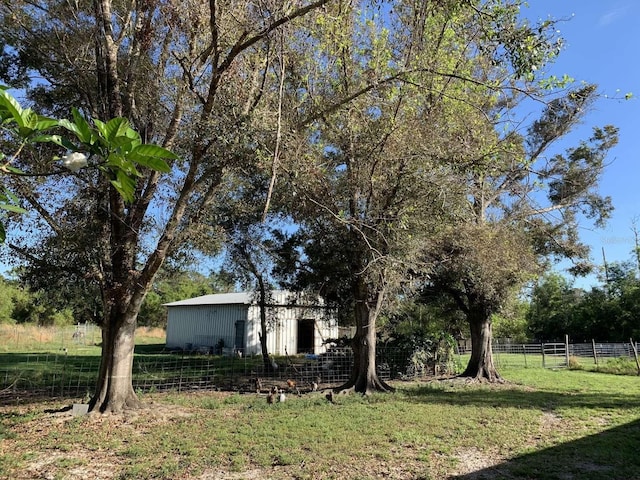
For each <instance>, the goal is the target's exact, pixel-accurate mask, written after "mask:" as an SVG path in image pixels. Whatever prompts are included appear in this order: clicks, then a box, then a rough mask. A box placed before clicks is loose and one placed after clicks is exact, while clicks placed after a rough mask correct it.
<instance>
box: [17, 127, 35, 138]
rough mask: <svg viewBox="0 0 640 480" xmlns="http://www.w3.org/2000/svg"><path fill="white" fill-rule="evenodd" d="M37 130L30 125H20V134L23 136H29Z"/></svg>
mask: <svg viewBox="0 0 640 480" xmlns="http://www.w3.org/2000/svg"><path fill="white" fill-rule="evenodd" d="M34 131H35V130H33V129H32V128H30V127H19V128H18V135H19V136H20V137H22V138H27V137H28V136H29V135H31V134H32V133H33V132H34Z"/></svg>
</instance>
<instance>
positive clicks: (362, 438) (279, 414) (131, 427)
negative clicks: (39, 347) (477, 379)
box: [0, 367, 640, 480]
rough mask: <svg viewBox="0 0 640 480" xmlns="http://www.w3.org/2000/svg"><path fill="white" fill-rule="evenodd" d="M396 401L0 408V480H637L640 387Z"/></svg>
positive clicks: (543, 381)
mask: <svg viewBox="0 0 640 480" xmlns="http://www.w3.org/2000/svg"><path fill="white" fill-rule="evenodd" d="M502 373H503V375H504V376H505V378H507V379H508V380H509V381H510V383H509V384H508V385H501V386H496V387H493V386H487V385H467V384H462V383H459V382H451V381H434V382H431V383H398V384H396V386H397V387H398V391H397V393H395V394H389V395H374V396H372V397H370V398H362V397H360V396H339V397H337V399H336V402H335V404H331V403H329V402H327V401H326V400H325V398H324V395H323V394H321V393H314V394H306V395H303V396H301V397H296V396H290V397H289V398H288V399H287V401H286V402H285V403H282V404H275V405H269V404H267V402H266V400H265V397H264V395H262V396H258V395H255V394H244V395H240V394H231V393H221V392H209V393H197V394H195V393H193V394H177V393H163V394H148V395H144V396H143V397H142V398H143V400H144V402H145V404H146V405H147V406H148V408H145V409H143V410H140V411H136V412H132V413H130V414H127V415H110V416H101V415H89V416H84V417H72V416H71V414H70V413H69V412H60V411H55V410H57V409H60V407H63V406H64V402H58V403H55V404H52V403H39V404H30V405H23V406H12V407H2V408H0V478H12V479H13V478H15V479H31V478H58V479H80V478H100V479H138V478H142V479H145V478H148V479H151V478H153V479H159V478H160V479H177V478H185V479H224V478H228V479H245V478H247V479H251V478H252V479H271V478H278V479H325V478H335V479H367V478H371V479H373V478H394V479H441V478H457V479H463V480H472V479H481V478H486V479H511V478H512V479H520V478H530V479H558V480H561V479H562V480H566V479H625V480H626V479H632V478H640V455H638V452H637V451H638V448H639V447H640V379H639V378H637V377H628V376H616V375H607V374H602V373H593V372H586V371H567V370H558V371H553V370H544V369H539V368H536V369H532V368H529V369H526V368H519V367H511V368H510V367H505V368H503V370H502Z"/></svg>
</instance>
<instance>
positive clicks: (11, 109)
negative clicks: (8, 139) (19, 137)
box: [0, 90, 24, 127]
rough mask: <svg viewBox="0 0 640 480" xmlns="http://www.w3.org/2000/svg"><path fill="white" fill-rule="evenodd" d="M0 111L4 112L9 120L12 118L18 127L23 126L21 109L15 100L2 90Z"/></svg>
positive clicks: (0, 93)
mask: <svg viewBox="0 0 640 480" xmlns="http://www.w3.org/2000/svg"><path fill="white" fill-rule="evenodd" d="M0 110H6V111H7V112H8V113H9V115H10V117H9V118H12V119H13V120H14V121H15V122H16V123H17V124H18V125H19V126H21V127H23V126H24V122H23V119H22V107H21V106H20V104H19V103H18V101H17V100H16V99H15V98H13V97H12V96H11V95H9V93H7V92H6V91H4V90H0Z"/></svg>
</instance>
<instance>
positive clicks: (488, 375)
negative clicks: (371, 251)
mask: <svg viewBox="0 0 640 480" xmlns="http://www.w3.org/2000/svg"><path fill="white" fill-rule="evenodd" d="M596 96H597V92H596V89H595V87H594V86H593V85H584V86H580V87H577V88H574V89H569V90H568V91H566V92H564V93H562V94H560V95H559V96H557V97H556V98H554V99H553V100H551V101H549V102H548V103H547V104H546V106H545V107H544V109H543V111H542V112H541V114H540V116H539V118H538V119H537V120H535V121H534V122H532V123H531V124H530V125H528V127H526V128H524V129H523V131H519V130H517V129H511V128H506V129H505V127H504V125H500V129H498V127H497V126H496V127H494V128H492V130H493V133H490V134H487V133H486V132H476V133H475V135H477V136H478V140H479V141H478V142H477V147H476V148H475V149H472V150H470V151H469V157H468V158H469V159H468V165H469V167H470V168H465V177H464V178H465V185H466V191H465V196H466V198H467V200H468V207H467V209H466V212H465V213H464V215H463V216H462V217H461V219H462V220H463V221H464V223H462V224H459V225H454V226H452V227H451V228H450V229H448V230H447V231H445V232H443V234H442V235H440V236H439V237H437V238H434V239H433V241H432V242H431V244H430V245H429V247H428V248H427V249H426V252H427V253H426V257H425V258H426V260H427V261H428V262H430V263H431V264H432V269H431V271H430V272H429V274H428V280H427V287H426V288H427V290H433V291H436V292H444V293H447V294H449V295H451V297H452V298H453V299H454V300H455V302H456V303H457V304H458V306H459V308H460V309H461V310H462V311H463V312H464V313H465V315H466V316H467V319H468V321H469V326H470V331H471V342H472V354H471V359H470V361H469V363H468V365H467V368H466V370H465V371H464V373H463V374H462V375H463V376H468V377H472V378H476V379H485V380H489V381H500V380H501V377H500V375H499V373H498V372H497V370H496V368H495V365H494V364H493V356H492V352H491V339H492V325H491V317H492V315H493V314H495V313H498V312H499V311H500V309H501V308H502V307H503V305H504V304H505V303H506V302H507V301H508V298H509V296H510V295H514V294H516V293H517V292H518V291H519V290H520V289H521V288H522V287H523V285H524V284H525V283H526V281H527V280H530V279H532V278H533V276H535V275H536V274H537V273H539V272H541V271H542V270H543V268H544V267H545V266H546V265H547V264H548V262H549V261H550V259H552V258H569V259H571V260H572V261H573V262H574V265H573V267H572V270H573V271H574V272H575V273H577V274H579V273H583V272H584V271H585V270H586V269H587V268H588V248H587V247H586V246H585V245H584V244H582V243H581V242H580V240H579V237H578V225H579V220H581V219H584V218H586V219H590V220H592V221H594V222H595V224H596V225H602V223H603V222H604V221H605V219H606V218H607V217H608V215H609V214H610V211H611V208H612V207H611V201H610V199H609V198H606V197H602V196H601V195H600V194H599V193H598V182H599V179H600V177H601V174H602V172H603V169H604V166H605V159H606V156H607V154H608V152H609V150H610V149H611V148H612V147H613V146H614V145H615V144H616V142H617V129H616V128H615V127H612V126H605V127H603V128H599V127H596V128H594V129H593V134H592V136H591V137H590V138H589V139H587V140H584V141H581V142H579V144H578V145H577V146H575V147H571V148H568V149H567V150H566V151H565V152H558V151H554V149H553V145H554V143H555V142H557V141H558V140H560V139H561V138H563V137H564V136H565V135H566V134H567V133H569V132H570V131H571V129H572V128H573V126H574V125H576V124H577V123H578V122H579V121H581V119H583V118H584V115H585V113H586V112H587V111H588V107H589V106H590V104H591V103H592V102H593V101H594V99H595V98H596ZM511 100H512V101H515V100H516V99H515V98H512V99H511ZM516 103H517V102H516ZM512 105H514V104H513V103H511V105H508V104H507V105H505V104H501V103H497V104H496V105H495V107H496V109H497V111H498V113H499V115H497V114H496V111H492V112H491V116H490V117H488V118H504V117H513V116H514V115H515V113H514V112H513V111H512V108H513V107H512ZM488 127H491V122H489V123H488Z"/></svg>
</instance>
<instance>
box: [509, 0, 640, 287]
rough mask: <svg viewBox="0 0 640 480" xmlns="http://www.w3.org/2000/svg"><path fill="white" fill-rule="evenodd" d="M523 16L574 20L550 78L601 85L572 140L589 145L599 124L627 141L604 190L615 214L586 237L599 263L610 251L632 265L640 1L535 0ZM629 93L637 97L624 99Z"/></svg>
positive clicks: (583, 282)
mask: <svg viewBox="0 0 640 480" xmlns="http://www.w3.org/2000/svg"><path fill="white" fill-rule="evenodd" d="M522 14H523V15H525V16H527V17H528V18H531V19H536V20H537V19H546V18H548V17H549V16H550V17H551V18H554V19H566V20H567V21H562V22H560V23H559V24H558V29H559V30H560V35H561V36H562V37H563V38H564V40H565V48H564V51H563V52H562V53H561V54H560V56H559V57H558V59H557V61H556V62H555V64H554V65H552V66H551V67H550V68H549V72H550V73H552V74H555V75H557V76H559V77H560V76H562V75H563V74H565V73H566V74H568V75H569V76H571V77H573V78H574V79H575V80H576V81H578V82H580V81H585V82H588V83H595V84H597V85H598V86H599V92H600V93H601V94H602V96H603V98H602V99H600V100H599V101H598V102H597V103H596V104H595V105H594V107H593V109H592V110H591V111H590V112H589V114H588V116H587V117H586V118H585V122H584V124H583V125H581V126H580V127H578V128H577V129H576V130H575V132H574V133H573V134H572V135H571V136H570V137H569V140H571V139H573V143H575V141H576V140H578V139H580V138H584V139H586V138H588V136H589V134H590V133H591V128H592V127H593V126H596V125H597V126H603V125H606V124H612V125H615V126H617V127H618V128H619V129H620V132H619V135H620V142H619V144H618V145H617V146H616V147H615V148H614V149H613V150H612V151H611V154H610V156H609V158H608V162H609V165H608V166H607V168H606V170H605V173H604V177H603V179H602V182H601V184H600V186H601V189H600V191H601V192H602V193H603V194H604V195H609V196H611V198H612V200H613V205H614V207H615V211H614V212H613V216H612V218H611V219H610V220H609V222H608V223H607V225H606V227H605V228H604V229H594V228H593V226H592V225H589V224H587V223H585V224H584V225H583V228H582V229H581V233H580V235H581V238H582V239H583V240H584V241H585V242H586V243H588V244H589V245H590V246H591V249H592V252H591V253H592V260H593V261H594V262H596V263H598V264H602V248H603V247H604V249H605V252H606V259H607V262H614V261H626V260H632V258H633V257H632V256H631V252H632V249H633V248H634V244H635V242H634V235H633V232H632V230H631V225H632V220H633V218H634V217H638V228H639V229H640V203H639V202H638V199H639V197H640V185H639V183H638V180H639V178H638V177H639V173H640V165H639V163H640V162H639V160H640V127H639V122H640V23H639V21H638V20H639V19H640V1H637V0H620V1H615V0H614V1H610V0H606V1H603V0H529V8H524V9H523V10H522ZM629 92H630V93H633V94H634V96H633V97H632V98H631V99H630V100H624V96H625V94H626V93H629ZM605 95H606V96H607V98H604V96H605ZM616 97H617V98H616ZM594 283H597V279H596V278H595V277H593V276H592V277H587V278H586V279H578V280H576V286H580V287H588V286H589V285H592V284H594Z"/></svg>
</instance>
